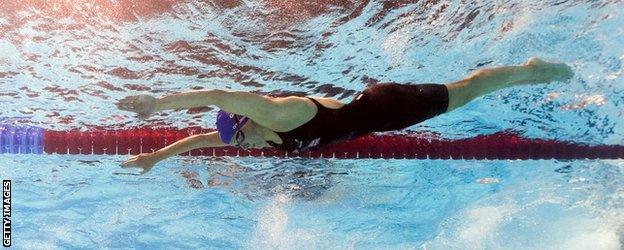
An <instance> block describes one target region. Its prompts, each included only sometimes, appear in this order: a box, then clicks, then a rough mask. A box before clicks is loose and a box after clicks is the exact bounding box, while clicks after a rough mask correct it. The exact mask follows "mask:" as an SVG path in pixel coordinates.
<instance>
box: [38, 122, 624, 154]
mask: <svg viewBox="0 0 624 250" xmlns="http://www.w3.org/2000/svg"><path fill="white" fill-rule="evenodd" d="M211 131H213V130H211V129H203V128H196V127H195V128H187V129H179V130H178V129H171V128H139V129H128V130H90V131H87V132H84V131H78V130H72V131H44V133H43V151H44V152H45V153H48V154H53V153H56V154H109V155H115V154H118V155H128V154H130V155H135V154H139V153H146V152H153V151H155V150H158V149H160V148H163V147H165V146H167V145H169V144H171V143H173V142H175V141H177V140H180V139H182V138H185V137H187V136H189V135H194V134H201V133H208V132H211ZM185 155H194V156H199V155H202V156H243V157H245V156H252V157H280V158H282V157H303V158H340V159H347V158H386V159H389V158H392V159H478V160H479V159H563V160H565V159H621V158H624V146H623V145H591V146H590V145H583V144H575V143H572V142H565V141H555V140H542V139H529V138H524V137H521V136H519V135H517V134H513V133H507V132H499V133H495V134H490V135H480V136H476V137H472V138H466V139H457V140H449V139H444V138H432V136H426V135H418V134H407V135H369V136H364V137H360V138H357V139H354V140H351V141H346V142H341V143H336V144H331V145H327V146H325V147H322V148H320V149H317V150H311V151H305V152H286V151H282V150H277V149H274V148H263V149H251V150H243V149H240V148H236V147H222V148H202V149H195V150H192V151H190V152H188V153H186V154H185Z"/></svg>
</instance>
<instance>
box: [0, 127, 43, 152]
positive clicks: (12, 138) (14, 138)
mask: <svg viewBox="0 0 624 250" xmlns="http://www.w3.org/2000/svg"><path fill="white" fill-rule="evenodd" d="M44 132H45V131H44V129H43V128H39V127H34V126H23V125H6V124H4V125H0V153H2V154H43V135H44Z"/></svg>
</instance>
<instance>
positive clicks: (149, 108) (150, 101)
mask: <svg viewBox="0 0 624 250" xmlns="http://www.w3.org/2000/svg"><path fill="white" fill-rule="evenodd" d="M156 100H157V99H156V98H155V97H153V96H150V95H135V96H127V97H126V98H124V99H121V100H119V102H117V103H116V105H117V108H119V109H121V110H127V111H131V112H135V113H137V114H138V116H139V118H140V119H147V118H149V117H150V116H151V115H152V113H154V111H156Z"/></svg>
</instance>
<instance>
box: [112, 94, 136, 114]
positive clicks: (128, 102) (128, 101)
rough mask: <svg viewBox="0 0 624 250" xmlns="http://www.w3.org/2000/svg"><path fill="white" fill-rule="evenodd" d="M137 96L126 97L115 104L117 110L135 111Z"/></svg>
mask: <svg viewBox="0 0 624 250" xmlns="http://www.w3.org/2000/svg"><path fill="white" fill-rule="evenodd" d="M137 100H138V97H137V96H128V97H125V98H124V99H121V100H119V102H117V103H116V105H117V108H119V109H121V110H127V111H135V110H136V108H137V106H138V105H137Z"/></svg>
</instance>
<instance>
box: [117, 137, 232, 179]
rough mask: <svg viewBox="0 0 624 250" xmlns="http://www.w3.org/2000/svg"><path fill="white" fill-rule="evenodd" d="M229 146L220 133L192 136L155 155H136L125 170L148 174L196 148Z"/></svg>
mask: <svg viewBox="0 0 624 250" xmlns="http://www.w3.org/2000/svg"><path fill="white" fill-rule="evenodd" d="M224 146H228V145H227V144H225V143H223V142H222V141H221V139H220V138H219V132H217V131H214V132H210V133H207V134H199V135H192V136H189V137H186V138H184V139H182V140H179V141H177V142H175V143H173V144H171V145H169V146H166V147H164V148H161V149H159V150H157V151H155V152H153V153H143V154H139V155H135V156H133V157H132V158H130V159H128V160H127V161H125V162H123V163H122V164H121V166H122V167H123V168H130V167H137V168H141V169H143V171H142V172H141V174H144V173H147V172H148V171H150V169H152V167H154V165H155V164H156V163H158V162H160V161H162V160H164V159H167V158H169V157H171V156H174V155H178V154H181V153H184V152H188V151H190V150H192V149H196V148H205V147H224Z"/></svg>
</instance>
